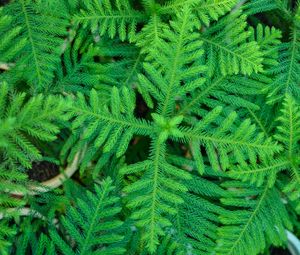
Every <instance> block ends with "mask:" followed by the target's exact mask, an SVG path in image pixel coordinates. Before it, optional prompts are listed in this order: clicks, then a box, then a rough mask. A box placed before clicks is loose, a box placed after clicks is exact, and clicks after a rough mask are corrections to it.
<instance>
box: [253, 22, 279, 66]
mask: <svg viewBox="0 0 300 255" xmlns="http://www.w3.org/2000/svg"><path fill="white" fill-rule="evenodd" d="M250 30H252V29H251V28H250ZM252 33H253V39H252V40H253V41H254V40H255V41H257V43H258V45H259V47H260V49H261V51H262V53H263V58H264V60H263V62H262V64H263V65H264V66H267V67H273V66H276V65H277V64H278V61H277V60H278V45H280V44H281V41H280V39H281V31H280V30H278V29H275V28H274V27H271V28H270V27H268V26H265V27H263V26H262V25H261V24H258V25H257V27H256V29H255V30H254V29H253V30H252Z"/></svg>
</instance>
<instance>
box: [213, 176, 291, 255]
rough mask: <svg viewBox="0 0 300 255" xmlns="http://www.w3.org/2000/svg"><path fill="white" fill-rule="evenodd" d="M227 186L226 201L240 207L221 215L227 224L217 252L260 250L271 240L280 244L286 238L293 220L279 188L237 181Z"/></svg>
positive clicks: (227, 183) (252, 251)
mask: <svg viewBox="0 0 300 255" xmlns="http://www.w3.org/2000/svg"><path fill="white" fill-rule="evenodd" d="M223 186H224V187H225V188H227V189H230V190H229V191H228V192H229V195H228V197H224V198H223V199H222V202H223V204H224V205H227V206H231V207H236V208H238V209H237V210H232V209H231V210H228V211H227V212H225V213H223V214H222V215H221V216H220V220H221V222H222V223H223V224H224V226H223V227H221V228H220V229H219V236H220V239H219V240H218V247H217V254H220V255H221V254H245V255H246V254H259V253H260V252H262V251H263V250H264V249H265V248H266V244H268V243H269V242H270V241H271V242H272V243H273V244H274V245H278V246H279V245H281V244H282V243H283V242H284V241H285V238H286V237H285V228H291V223H290V221H289V216H288V213H287V210H286V208H285V206H284V205H283V204H282V203H281V201H280V199H281V198H280V194H279V192H278V191H277V190H276V189H275V188H272V189H269V188H268V186H265V187H261V188H253V187H251V186H249V185H247V184H241V183H239V182H236V181H229V182H225V183H224V184H223ZM245 198H247V199H245Z"/></svg>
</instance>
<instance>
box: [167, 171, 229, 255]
mask: <svg viewBox="0 0 300 255" xmlns="http://www.w3.org/2000/svg"><path fill="white" fill-rule="evenodd" d="M185 184H186V186H187V187H188V188H189V192H188V193H185V194H183V195H182V197H183V199H184V203H183V204H182V205H180V206H178V214H176V215H174V216H173V219H172V220H173V226H174V227H173V228H171V229H172V230H173V231H172V233H173V239H174V240H175V241H176V243H177V245H179V247H180V251H181V252H182V254H199V255H200V254H212V253H213V252H214V249H215V246H216V243H215V242H216V240H217V234H216V233H217V229H218V224H220V221H219V218H218V217H219V215H221V214H222V213H223V211H224V209H223V208H222V207H221V206H220V205H218V202H217V200H218V199H219V198H220V197H222V195H224V192H225V191H224V190H222V189H221V188H220V187H219V186H218V185H217V184H215V183H212V182H210V181H207V180H205V179H204V178H200V177H197V176H195V175H194V176H193V178H192V179H191V180H187V181H185ZM178 250H179V249H178Z"/></svg>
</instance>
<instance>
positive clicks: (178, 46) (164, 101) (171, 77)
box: [139, 8, 206, 116]
mask: <svg viewBox="0 0 300 255" xmlns="http://www.w3.org/2000/svg"><path fill="white" fill-rule="evenodd" d="M196 23H197V22H196V21H195V20H194V19H193V16H192V14H191V11H190V10H189V9H188V8H184V9H183V10H182V12H180V13H178V16H177V20H176V21H172V22H171V24H170V25H171V27H172V30H171V29H167V30H165V31H164V33H165V35H166V38H167V39H166V40H164V41H163V42H161V45H160V46H159V47H158V49H157V50H156V51H155V52H156V55H155V60H154V62H155V64H156V65H159V68H161V69H162V72H160V71H159V70H158V69H159V68H155V67H154V64H153V65H151V64H149V63H145V64H144V68H145V70H146V72H147V76H148V77H149V78H148V77H146V76H144V75H139V81H140V83H139V86H140V89H141V91H142V95H144V97H146V98H149V92H150V94H151V95H152V96H153V97H154V98H155V99H157V101H158V102H159V106H158V113H161V114H162V115H164V116H166V115H168V114H170V113H171V112H172V111H174V104H175V99H176V98H178V97H181V96H183V95H185V94H186V93H188V92H190V91H193V90H194V89H195V88H197V87H198V86H200V85H201V84H203V82H204V78H203V77H202V76H201V74H202V73H204V71H205V69H206V68H205V67H204V66H203V65H202V64H201V63H199V59H200V58H201V56H202V55H203V49H202V42H201V41H200V40H199V34H198V33H196V32H190V31H191V30H192V29H193V28H194V27H195V26H196ZM182 82H184V83H185V86H182V85H181V83H182ZM145 95H146V96H145Z"/></svg>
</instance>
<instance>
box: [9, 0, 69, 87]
mask: <svg viewBox="0 0 300 255" xmlns="http://www.w3.org/2000/svg"><path fill="white" fill-rule="evenodd" d="M56 3H57V4H56V8H55V10H56V11H54V10H52V12H51V13H50V12H48V11H47V8H43V7H45V6H43V3H42V2H39V3H38V4H37V3H34V2H32V1H31V0H20V1H15V2H13V3H11V4H9V5H8V6H7V7H6V10H7V12H8V13H9V14H11V15H13V17H14V20H13V24H14V26H15V27H20V31H19V33H20V36H19V39H20V40H25V41H26V45H25V47H24V48H23V50H22V55H21V57H20V58H19V59H18V61H17V63H16V68H15V70H14V72H20V73H22V74H23V77H24V78H25V79H26V80H27V81H28V83H29V85H30V86H31V88H32V90H33V91H34V92H41V91H42V90H43V89H45V88H46V89H47V88H48V86H50V83H51V82H52V79H53V77H54V70H55V68H56V65H57V63H58V62H59V56H60V54H61V51H62V50H61V47H62V45H63V42H64V38H63V37H64V36H66V34H67V33H66V26H67V24H68V22H67V20H66V17H65V14H64V12H61V10H60V11H58V9H59V8H61V6H62V3H61V2H60V1H56ZM10 77H11V79H12V80H14V73H12V74H11V75H10Z"/></svg>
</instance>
